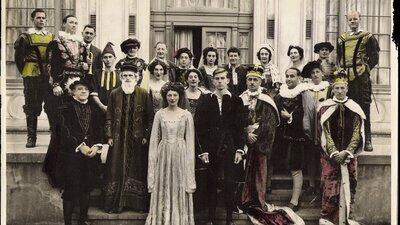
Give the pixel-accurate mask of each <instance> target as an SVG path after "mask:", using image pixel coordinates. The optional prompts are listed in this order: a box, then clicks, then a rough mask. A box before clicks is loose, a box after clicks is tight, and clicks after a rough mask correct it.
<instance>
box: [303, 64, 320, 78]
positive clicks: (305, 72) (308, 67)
mask: <svg viewBox="0 0 400 225" xmlns="http://www.w3.org/2000/svg"><path fill="white" fill-rule="evenodd" d="M315 68H318V69H320V70H321V71H322V68H321V63H320V62H319V61H310V62H308V63H307V64H306V65H305V66H304V67H303V70H302V71H301V76H302V77H304V78H311V73H312V71H313V69H315Z"/></svg>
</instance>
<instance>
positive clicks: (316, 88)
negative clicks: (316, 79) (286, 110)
mask: <svg viewBox="0 0 400 225" xmlns="http://www.w3.org/2000/svg"><path fill="white" fill-rule="evenodd" d="M309 85H310V90H311V91H315V92H317V91H322V90H325V89H326V88H327V87H329V85H330V84H329V82H328V81H322V82H321V83H319V84H318V85H315V84H313V83H310V84H309Z"/></svg>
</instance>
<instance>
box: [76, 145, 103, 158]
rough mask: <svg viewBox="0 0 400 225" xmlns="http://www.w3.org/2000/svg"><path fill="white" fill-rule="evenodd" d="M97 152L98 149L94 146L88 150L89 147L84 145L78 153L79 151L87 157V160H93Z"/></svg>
mask: <svg viewBox="0 0 400 225" xmlns="http://www.w3.org/2000/svg"><path fill="white" fill-rule="evenodd" d="M98 150H99V147H98V146H96V145H93V146H92V147H91V148H89V146H86V145H83V146H81V147H79V151H81V153H82V154H84V155H85V156H88V157H89V158H93V157H94V156H95V155H96V154H97V151H98Z"/></svg>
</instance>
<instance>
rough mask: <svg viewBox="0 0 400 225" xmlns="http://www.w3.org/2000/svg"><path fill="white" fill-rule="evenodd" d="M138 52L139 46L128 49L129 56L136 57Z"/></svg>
mask: <svg viewBox="0 0 400 225" xmlns="http://www.w3.org/2000/svg"><path fill="white" fill-rule="evenodd" d="M138 51H139V46H137V45H135V46H133V47H131V48H129V49H128V56H130V57H135V56H136V54H137V52H138Z"/></svg>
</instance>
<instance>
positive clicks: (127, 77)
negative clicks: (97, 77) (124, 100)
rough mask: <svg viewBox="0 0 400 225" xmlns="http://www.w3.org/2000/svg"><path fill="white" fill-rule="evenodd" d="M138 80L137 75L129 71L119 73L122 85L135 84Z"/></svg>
mask: <svg viewBox="0 0 400 225" xmlns="http://www.w3.org/2000/svg"><path fill="white" fill-rule="evenodd" d="M138 80H139V73H136V72H133V71H131V70H126V71H123V72H122V73H121V81H122V82H124V83H132V82H137V81H138Z"/></svg>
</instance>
